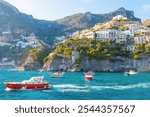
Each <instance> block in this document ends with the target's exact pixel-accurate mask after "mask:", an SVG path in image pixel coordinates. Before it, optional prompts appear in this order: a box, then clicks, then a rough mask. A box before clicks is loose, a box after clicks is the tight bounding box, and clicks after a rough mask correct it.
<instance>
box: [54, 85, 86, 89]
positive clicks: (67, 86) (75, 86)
mask: <svg viewBox="0 0 150 117" xmlns="http://www.w3.org/2000/svg"><path fill="white" fill-rule="evenodd" d="M53 87H54V88H76V89H84V88H87V86H79V85H76V84H60V85H53Z"/></svg>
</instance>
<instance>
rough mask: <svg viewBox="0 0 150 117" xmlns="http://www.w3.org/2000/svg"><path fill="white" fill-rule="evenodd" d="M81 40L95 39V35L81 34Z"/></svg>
mask: <svg viewBox="0 0 150 117" xmlns="http://www.w3.org/2000/svg"><path fill="white" fill-rule="evenodd" d="M80 38H88V39H94V38H95V33H94V32H87V33H84V34H81V35H80Z"/></svg>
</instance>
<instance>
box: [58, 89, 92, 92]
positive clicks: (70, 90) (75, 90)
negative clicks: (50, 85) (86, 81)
mask: <svg viewBox="0 0 150 117" xmlns="http://www.w3.org/2000/svg"><path fill="white" fill-rule="evenodd" d="M59 91H60V92H89V90H81V89H60V90H59Z"/></svg>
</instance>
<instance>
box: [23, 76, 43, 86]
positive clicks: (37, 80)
mask: <svg viewBox="0 0 150 117" xmlns="http://www.w3.org/2000/svg"><path fill="white" fill-rule="evenodd" d="M43 78H44V76H36V77H32V78H30V79H29V80H24V81H22V83H34V84H36V83H41V82H43Z"/></svg>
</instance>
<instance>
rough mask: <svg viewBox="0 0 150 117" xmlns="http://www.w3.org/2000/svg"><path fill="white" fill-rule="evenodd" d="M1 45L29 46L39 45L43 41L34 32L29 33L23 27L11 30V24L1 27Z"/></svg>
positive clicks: (11, 46)
mask: <svg viewBox="0 0 150 117" xmlns="http://www.w3.org/2000/svg"><path fill="white" fill-rule="evenodd" d="M0 46H10V48H13V47H16V46H18V47H21V48H25V47H27V46H31V47H38V46H41V42H40V41H39V40H38V38H37V37H36V35H35V34H34V33H29V34H27V33H26V32H25V31H23V30H22V29H15V30H13V31H12V30H11V28H10V26H9V25H4V26H2V27H0Z"/></svg>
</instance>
